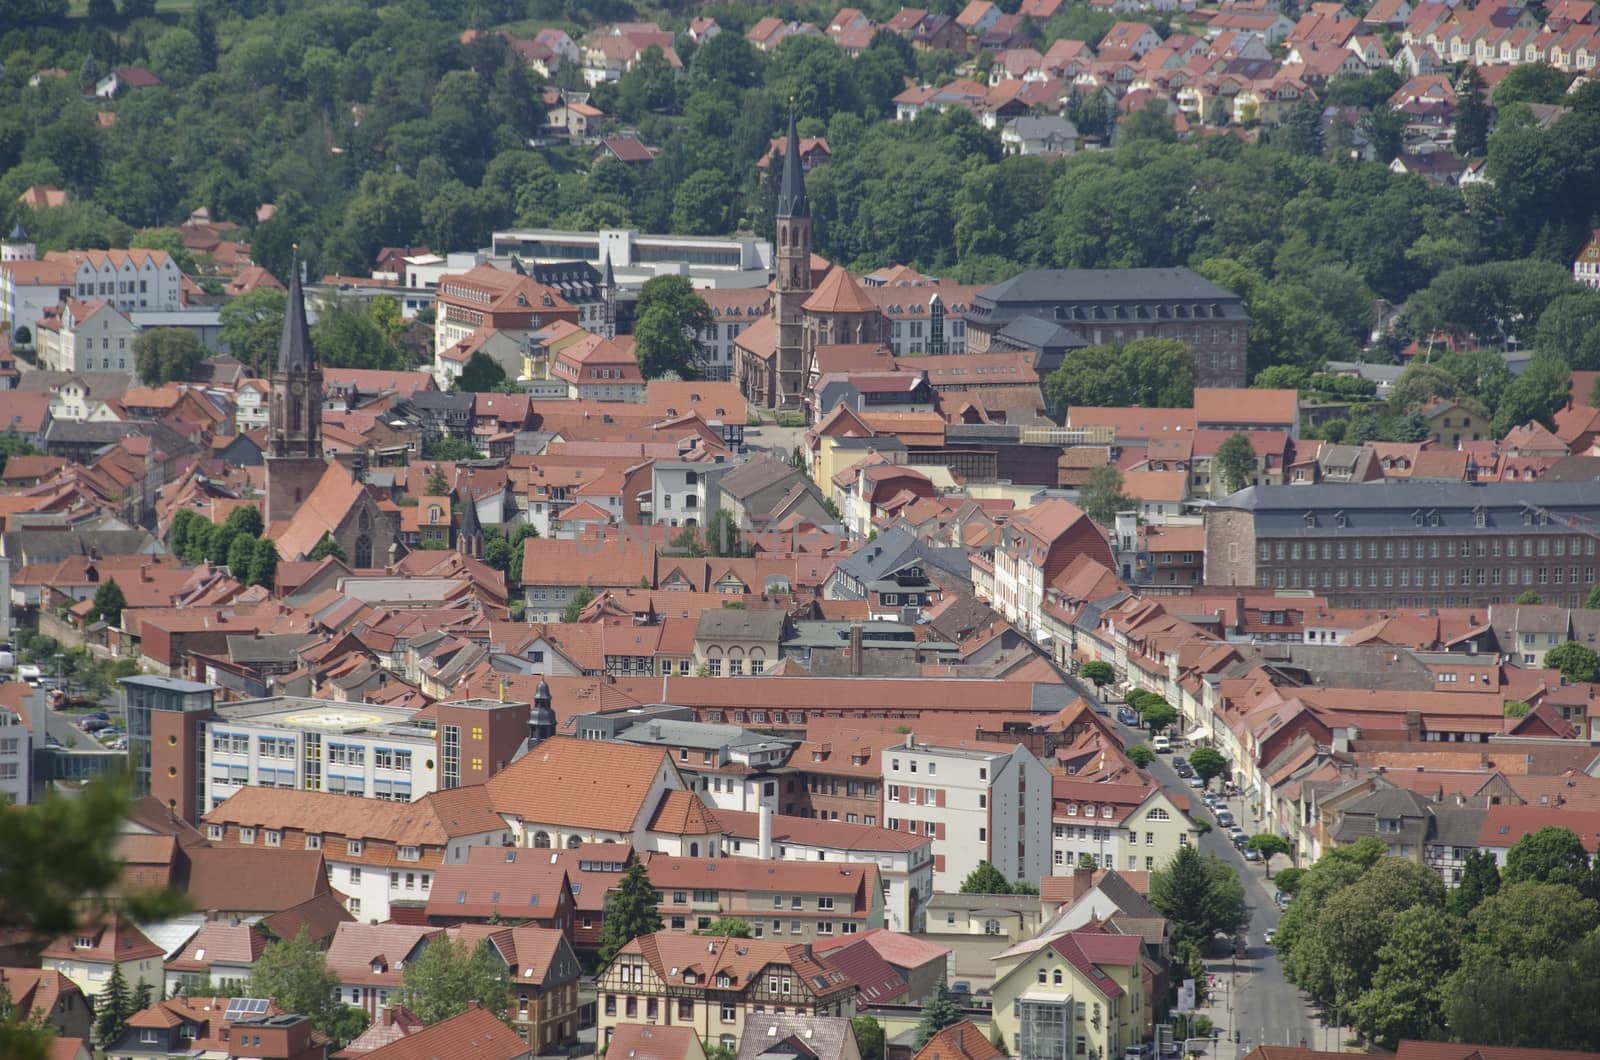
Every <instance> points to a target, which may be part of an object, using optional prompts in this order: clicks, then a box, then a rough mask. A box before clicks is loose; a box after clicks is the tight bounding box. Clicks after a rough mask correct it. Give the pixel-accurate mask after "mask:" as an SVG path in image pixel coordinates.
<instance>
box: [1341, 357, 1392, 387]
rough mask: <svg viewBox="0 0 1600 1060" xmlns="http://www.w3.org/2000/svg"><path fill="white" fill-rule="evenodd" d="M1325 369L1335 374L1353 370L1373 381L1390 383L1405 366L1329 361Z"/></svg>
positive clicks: (1361, 376)
mask: <svg viewBox="0 0 1600 1060" xmlns="http://www.w3.org/2000/svg"><path fill="white" fill-rule="evenodd" d="M1326 371H1329V372H1333V373H1335V374H1338V373H1341V372H1354V373H1356V375H1357V376H1359V377H1360V378H1362V379H1370V380H1372V381H1373V382H1375V383H1392V382H1394V381H1395V380H1396V379H1399V378H1400V373H1401V372H1403V371H1405V366H1404V365H1398V364H1367V363H1366V362H1365V361H1329V362H1328V364H1327V368H1326Z"/></svg>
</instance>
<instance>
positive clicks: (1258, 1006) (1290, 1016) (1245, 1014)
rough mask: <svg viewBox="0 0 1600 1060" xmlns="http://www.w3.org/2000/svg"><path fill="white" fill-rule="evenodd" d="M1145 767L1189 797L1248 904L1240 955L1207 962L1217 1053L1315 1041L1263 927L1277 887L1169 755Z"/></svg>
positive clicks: (1133, 738) (1302, 1001)
mask: <svg viewBox="0 0 1600 1060" xmlns="http://www.w3.org/2000/svg"><path fill="white" fill-rule="evenodd" d="M1107 713H1108V714H1109V715H1110V720H1111V722H1112V724H1114V725H1116V726H1117V728H1118V729H1119V730H1120V732H1121V735H1122V738H1123V741H1124V745H1125V746H1129V747H1131V746H1132V745H1134V744H1136V743H1141V742H1144V743H1148V740H1147V739H1146V734H1144V733H1143V732H1142V731H1141V730H1138V729H1135V728H1132V727H1130V726H1126V725H1122V724H1120V723H1118V722H1117V721H1116V710H1115V708H1114V707H1109V708H1107ZM1178 753H1180V754H1181V753H1183V752H1181V751H1180V752H1178ZM1145 772H1146V773H1148V774H1149V775H1150V776H1151V777H1152V778H1153V779H1155V780H1156V781H1157V782H1158V783H1160V784H1161V786H1162V787H1163V788H1165V789H1166V790H1167V792H1168V793H1169V794H1183V795H1185V796H1186V797H1187V798H1188V801H1189V806H1190V816H1191V817H1193V818H1195V819H1196V820H1203V821H1206V822H1207V823H1209V824H1210V825H1211V827H1212V830H1211V831H1210V832H1207V833H1206V834H1205V835H1203V836H1201V837H1200V851H1201V853H1204V854H1215V855H1216V856H1217V857H1220V858H1221V859H1222V860H1224V861H1226V862H1227V863H1228V864H1229V865H1231V866H1233V869H1234V871H1236V872H1237V873H1238V874H1239V879H1240V880H1241V881H1242V882H1243V884H1244V897H1245V902H1246V903H1247V904H1248V906H1249V908H1250V926H1249V928H1248V929H1247V930H1246V933H1245V938H1246V942H1247V949H1246V954H1245V956H1243V957H1240V958H1237V959H1234V958H1232V957H1228V958H1218V959H1213V960H1207V961H1206V970H1207V972H1208V973H1209V974H1210V975H1211V976H1212V977H1213V979H1214V981H1215V982H1216V984H1217V988H1216V990H1215V992H1214V993H1213V995H1212V998H1211V1002H1210V1004H1209V1005H1208V1006H1207V1007H1205V1008H1203V1009H1201V1012H1202V1013H1204V1014H1205V1015H1207V1016H1209V1017H1211V1020H1212V1022H1213V1023H1215V1024H1216V1026H1217V1028H1218V1029H1219V1030H1220V1031H1221V1032H1222V1034H1223V1037H1224V1039H1226V1041H1223V1042H1220V1043H1219V1045H1218V1049H1217V1055H1218V1056H1219V1057H1221V1058H1222V1060H1229V1058H1232V1057H1235V1056H1238V1057H1243V1056H1244V1055H1245V1054H1246V1053H1248V1052H1249V1051H1250V1050H1251V1049H1253V1048H1254V1047H1255V1046H1257V1045H1299V1044H1300V1042H1301V1041H1302V1040H1304V1041H1305V1043H1306V1044H1307V1045H1308V1046H1310V1047H1312V1048H1322V1047H1323V1044H1322V1037H1323V1036H1324V1035H1325V1034H1326V1033H1327V1032H1326V1031H1323V1030H1322V1029H1321V1027H1320V1025H1319V1022H1318V1020H1317V1017H1316V1016H1315V1015H1314V1013H1313V1010H1312V1008H1311V1005H1310V1003H1309V1002H1308V1001H1307V999H1306V997H1305V995H1304V994H1302V993H1301V992H1300V989H1299V988H1298V987H1296V986H1295V985H1294V984H1293V983H1290V982H1289V981H1288V979H1286V978H1285V977H1284V974H1283V966H1282V965H1281V964H1280V963H1278V957H1277V954H1276V953H1275V952H1274V951H1273V949H1272V947H1271V946H1268V945H1267V942H1266V938H1265V935H1266V932H1267V931H1268V930H1269V929H1272V928H1276V927H1277V925H1278V917H1279V915H1280V914H1279V910H1278V906H1277V903H1276V902H1275V901H1274V895H1275V894H1276V893H1277V888H1276V887H1275V886H1274V885H1273V884H1272V882H1271V881H1270V880H1268V879H1267V878H1266V871H1265V869H1264V868H1263V866H1262V863H1261V862H1254V863H1252V862H1248V861H1246V860H1245V859H1244V855H1242V854H1240V853H1239V851H1238V850H1237V849H1236V848H1235V847H1234V845H1233V843H1232V842H1230V841H1229V839H1228V835H1227V832H1226V831H1224V830H1223V829H1220V828H1218V827H1217V821H1216V818H1215V816H1213V815H1212V813H1211V811H1210V809H1209V808H1208V807H1207V806H1206V805H1205V803H1204V802H1202V801H1201V799H1200V796H1201V793H1200V792H1199V791H1198V790H1196V789H1194V788H1191V787H1189V784H1188V782H1187V781H1185V780H1184V779H1183V778H1182V777H1180V776H1178V774H1177V773H1176V772H1175V771H1174V770H1173V768H1172V755H1170V754H1165V755H1157V756H1156V759H1155V761H1153V762H1151V763H1150V767H1149V768H1148V769H1146V770H1145ZM1212 783H1213V784H1216V783H1217V781H1213V782H1212ZM1228 809H1229V810H1230V811H1231V812H1232V813H1233V818H1234V820H1235V821H1236V822H1237V823H1238V824H1239V825H1240V826H1241V827H1243V828H1244V829H1245V830H1246V831H1247V832H1250V833H1251V834H1254V833H1255V831H1256V830H1257V828H1258V826H1259V822H1258V821H1256V820H1254V819H1252V818H1251V816H1250V813H1249V810H1248V808H1247V807H1246V805H1245V800H1244V799H1242V798H1235V799H1229V800H1228ZM1280 867H1281V866H1280ZM1234 1031H1238V1032H1239V1043H1238V1044H1237V1045H1234V1044H1233V1042H1232V1038H1233V1032H1234ZM1337 1047H1338V1046H1337V1043H1334V1044H1333V1045H1332V1048H1337Z"/></svg>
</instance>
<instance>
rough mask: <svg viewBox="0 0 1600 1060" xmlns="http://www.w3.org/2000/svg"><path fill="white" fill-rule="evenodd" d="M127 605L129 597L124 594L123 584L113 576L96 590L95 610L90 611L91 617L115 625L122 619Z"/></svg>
mask: <svg viewBox="0 0 1600 1060" xmlns="http://www.w3.org/2000/svg"><path fill="white" fill-rule="evenodd" d="M127 606H128V598H127V597H126V596H124V595H123V593H122V586H120V585H118V584H117V579H115V578H111V579H109V580H108V581H105V582H102V583H101V584H100V588H98V589H96V590H95V592H94V610H93V611H91V612H89V617H90V619H91V620H97V621H100V620H103V621H104V622H105V623H106V624H107V625H111V626H115V625H116V624H117V623H118V622H119V621H121V619H122V609H123V608H124V607H127Z"/></svg>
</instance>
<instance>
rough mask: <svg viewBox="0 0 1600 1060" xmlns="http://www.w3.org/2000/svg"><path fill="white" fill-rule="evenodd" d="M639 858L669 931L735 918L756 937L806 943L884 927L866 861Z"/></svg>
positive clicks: (879, 892) (873, 870) (876, 884)
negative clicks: (656, 893) (658, 900)
mask: <svg viewBox="0 0 1600 1060" xmlns="http://www.w3.org/2000/svg"><path fill="white" fill-rule="evenodd" d="M645 866H646V869H647V871H648V872H649V874H650V883H651V885H652V886H654V887H655V889H656V891H657V892H659V893H660V895H661V903H660V905H659V907H658V908H659V911H660V913H661V919H662V922H663V923H664V924H666V926H667V930H668V931H684V932H689V933H695V932H700V931H704V930H705V929H706V928H708V927H710V926H711V924H712V923H714V922H715V921H717V920H723V919H739V920H744V921H748V922H749V924H750V926H751V930H752V931H753V932H754V934H755V937H756V938H758V939H773V940H779V941H788V942H805V943H812V942H816V941H818V940H819V939H820V940H826V939H830V938H834V937H836V936H841V937H842V936H848V935H855V934H858V933H860V932H863V931H871V930H873V929H875V928H881V927H883V885H882V883H881V882H880V877H879V873H878V866H877V865H876V864H873V863H871V862H866V861H851V862H826V861H808V862H798V861H782V860H778V859H771V860H762V859H759V858H726V857H724V858H692V857H691V858H685V857H674V856H672V855H668V854H649V855H646V858H645Z"/></svg>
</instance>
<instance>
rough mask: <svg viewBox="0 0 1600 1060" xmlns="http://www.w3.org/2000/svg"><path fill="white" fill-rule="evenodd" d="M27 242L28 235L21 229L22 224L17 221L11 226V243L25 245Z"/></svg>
mask: <svg viewBox="0 0 1600 1060" xmlns="http://www.w3.org/2000/svg"><path fill="white" fill-rule="evenodd" d="M27 241H28V233H27V231H26V230H25V229H24V228H23V227H22V222H21V221H18V222H17V223H16V224H14V225H12V226H11V242H13V243H26V242H27Z"/></svg>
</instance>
